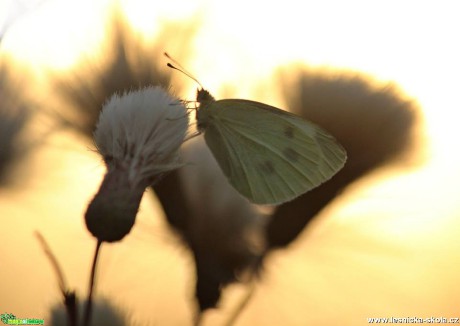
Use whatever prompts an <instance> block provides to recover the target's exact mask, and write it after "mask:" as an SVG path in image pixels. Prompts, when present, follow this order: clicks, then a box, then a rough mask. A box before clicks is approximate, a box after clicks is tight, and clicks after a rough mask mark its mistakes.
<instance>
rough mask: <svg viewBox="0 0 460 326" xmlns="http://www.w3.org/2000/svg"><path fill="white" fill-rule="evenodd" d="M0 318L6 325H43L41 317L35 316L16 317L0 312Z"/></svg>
mask: <svg viewBox="0 0 460 326" xmlns="http://www.w3.org/2000/svg"><path fill="white" fill-rule="evenodd" d="M0 320H1V321H2V322H3V323H4V324H6V325H44V324H45V321H44V320H43V319H37V318H33V319H31V318H17V317H16V316H15V315H13V314H7V313H5V314H1V315H0Z"/></svg>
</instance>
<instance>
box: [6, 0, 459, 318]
mask: <svg viewBox="0 0 460 326" xmlns="http://www.w3.org/2000/svg"><path fill="white" fill-rule="evenodd" d="M115 3H118V9H117V10H119V12H122V13H123V14H124V16H125V17H126V19H127V20H128V23H127V24H128V25H130V26H131V28H132V30H133V31H134V33H135V34H136V35H135V37H136V39H139V40H141V42H142V43H143V44H147V45H148V44H153V43H154V42H156V41H157V38H158V37H159V35H160V34H159V31H160V30H162V27H163V26H167V25H168V24H178V25H180V24H182V23H183V24H188V25H187V26H191V27H190V40H189V41H190V47H187V49H185V50H183V51H182V52H181V47H180V46H178V45H177V44H175V45H174V42H173V41H174V38H175V37H176V36H177V34H176V33H174V32H172V33H169V34H168V35H164V34H162V35H161V37H163V38H164V39H165V41H164V42H163V43H161V42H160V43H158V44H166V45H165V46H168V44H173V45H171V46H170V47H168V48H164V49H158V52H159V53H161V52H163V51H168V52H169V53H170V54H171V55H172V56H173V57H175V58H178V59H180V61H181V64H182V65H183V66H185V67H186V68H187V70H188V71H190V72H192V73H193V75H194V76H195V77H196V78H197V79H198V80H199V81H200V82H201V83H202V84H203V86H204V87H205V88H206V89H208V90H209V91H210V92H211V93H212V94H213V95H214V96H215V97H216V98H224V97H225V98H226V97H238V98H247V99H253V100H257V101H262V102H265V103H269V104H272V105H274V106H277V107H280V108H285V107H284V105H285V104H286V103H285V101H284V100H283V98H282V94H281V92H280V90H279V89H278V88H277V87H276V81H275V77H274V76H275V73H276V71H277V69H279V68H280V67H287V66H289V64H291V63H302V64H305V65H306V66H308V67H310V68H312V69H325V70H327V71H334V70H339V71H346V72H347V73H350V74H353V73H362V74H363V75H364V76H369V78H372V83H376V84H378V83H387V82H391V83H394V84H396V85H397V86H398V88H399V89H400V90H401V92H402V95H401V96H403V97H405V98H408V99H410V100H413V101H414V102H415V103H416V104H417V106H418V108H419V115H418V121H417V127H416V133H417V141H416V143H415V144H414V147H413V151H411V153H410V155H407V156H408V157H405V159H404V160H399V161H398V160H396V161H394V162H392V164H391V165H389V166H386V167H385V166H384V167H381V168H379V169H378V170H375V171H372V172H371V173H369V174H368V175H366V176H365V177H363V178H362V179H359V180H358V181H357V182H355V183H353V184H351V185H350V186H349V187H348V188H346V189H345V191H344V192H343V193H342V195H341V196H340V197H338V198H337V199H336V200H335V201H333V202H332V203H331V205H329V206H328V207H327V208H326V209H325V210H323V211H322V212H321V214H320V216H318V219H317V220H315V221H314V223H313V224H312V225H311V227H310V228H309V229H308V230H306V231H305V232H303V233H302V234H301V236H300V237H299V238H298V239H297V241H296V242H295V243H293V244H292V246H290V247H289V248H288V249H286V250H280V251H278V252H276V253H275V254H274V255H273V256H271V257H270V258H269V259H268V261H267V263H266V268H265V271H264V273H263V275H264V276H263V277H262V280H261V281H260V282H259V283H258V284H257V285H256V290H255V291H256V292H255V294H254V297H253V299H252V301H251V302H250V304H249V306H248V307H247V309H246V310H245V311H244V313H243V314H242V316H241V317H240V319H239V320H238V322H239V323H238V325H255V324H257V325H281V324H283V325H366V324H367V320H366V318H368V317H392V316H393V317H431V316H434V317H446V318H450V317H460V309H459V307H460V303H459V302H460V284H459V280H460V240H459V239H460V204H459V198H460V191H459V189H458V184H459V182H460V169H459V167H458V166H459V163H460V155H459V150H458V147H459V144H458V143H459V139H460V137H459V135H458V131H459V128H458V122H459V118H460V113H459V112H460V97H459V96H458V93H459V87H458V85H459V82H458V76H459V75H460V60H459V58H460V48H459V46H458V44H457V43H458V39H459V31H460V20H459V19H458V3H457V2H456V1H436V2H435V1H412V0H407V1H396V0H390V1H364V0H362V1H357V0H356V1H355V0H352V1H346V2H344V1H338V0H336V1H332V0H331V1H302V2H300V1H291V0H287V1H282V2H279V1H278V2H258V1H254V2H250V1H236V0H235V1H223V0H222V1H221V0H218V1H210V0H209V1H206V0H203V1H179V0H174V1H163V2H160V1H140V0H136V1H133V0H131V1H128V0H126V1H118V2H116V1H109V0H105V1H102V0H98V1H90V0H85V1H70V0H67V1H65V0H54V1H52V0H49V1H46V0H44V1H30V2H27V1H25V0H24V1H5V0H0V31H2V32H4V37H3V39H2V42H1V45H0V49H1V53H2V57H1V59H0V60H5V62H6V61H7V62H8V63H9V64H12V65H13V71H20V72H21V73H20V76H21V78H20V81H21V83H20V85H23V86H21V87H25V88H26V89H22V88H21V89H20V90H21V94H23V96H24V98H25V101H26V103H31V106H32V107H33V108H34V109H36V110H43V109H44V110H55V109H56V108H59V107H61V106H64V105H65V104H64V102H63V100H62V98H60V97H59V96H57V95H56V89H55V88H53V87H52V83H53V80H54V79H55V78H57V76H59V77H62V76H66V75H72V74H73V72H74V71H78V70H79V69H84V64H82V62H84V61H82V58H86V59H87V60H91V61H92V62H101V63H103V62H104V60H105V57H106V56H108V53H104V51H106V50H107V49H106V50H104V47H103V45H104V44H105V43H104V42H105V40H106V37H107V35H106V31H107V30H106V29H104V28H105V27H107V26H108V22H109V21H110V19H109V17H110V15H111V14H113V13H114V12H115V11H116V10H115V9H114V7H115V6H114V4H115ZM168 26H169V25H168ZM174 26H175V25H174ZM192 29H194V30H193V31H192ZM168 42H169V43H168ZM155 44H157V43H155ZM184 51H185V52H184ZM88 58H89V59H88ZM86 59H85V60H86ZM155 60H162V61H161V62H160V63H159V64H160V66H161V65H164V73H165V74H170V73H171V71H168V68H167V67H166V62H167V59H166V58H163V57H155ZM79 65H80V66H79ZM172 85H173V88H174V85H177V87H176V88H177V89H179V88H180V89H181V91H180V93H179V94H178V96H180V97H182V98H184V99H189V100H193V99H194V96H195V90H196V87H197V85H196V84H195V83H194V82H193V81H192V80H190V79H189V78H188V77H186V76H184V75H183V74H180V73H176V72H173V75H172ZM1 86H2V85H0V87H1ZM0 100H1V99H0ZM286 109H287V108H286ZM58 110H59V109H58ZM49 120H50V119H49V117H48V118H47V117H46V115H45V116H42V117H41V118H37V119H35V120H34V121H33V125H32V126H31V127H30V134H31V135H32V136H31V137H35V138H34V139H33V142H32V143H33V144H34V145H36V146H34V148H36V149H33V150H31V151H30V153H29V154H28V155H27V156H26V158H24V160H27V161H21V162H19V163H17V169H15V173H17V174H15V177H14V181H15V182H14V183H13V185H12V186H9V187H1V188H0V239H1V243H2V245H1V247H0V257H1V262H0V312H1V313H4V312H9V313H13V314H15V315H16V316H18V317H22V318H45V324H46V320H47V318H48V313H49V308H50V306H51V305H53V304H55V303H56V302H57V301H58V300H60V294H59V290H58V286H57V281H56V278H55V274H54V273H53V270H52V268H51V267H50V264H49V261H48V260H47V258H46V256H45V255H44V254H43V251H42V249H41V247H40V246H39V244H38V241H37V239H36V238H35V236H34V231H35V230H38V231H40V232H41V233H42V234H43V235H44V236H45V238H46V239H47V241H48V242H49V244H50V246H51V248H52V249H53V251H54V252H55V254H56V256H57V258H58V260H59V262H60V264H61V265H62V267H63V270H64V272H65V274H66V277H67V282H68V284H69V286H70V287H71V288H75V289H77V293H78V294H80V295H81V296H84V295H86V290H87V283H88V277H89V269H90V263H91V258H92V253H93V247H94V245H95V244H94V239H93V238H92V237H91V235H90V234H89V232H88V231H87V230H86V228H85V225H84V219H83V214H84V212H85V209H86V205H87V203H88V202H89V200H90V199H91V198H92V196H93V195H94V193H95V192H96V191H97V188H98V186H99V183H100V181H101V179H102V177H103V173H104V166H103V164H102V161H101V159H100V157H99V156H98V155H97V153H95V152H94V151H93V149H94V145H93V144H92V143H91V142H90V141H88V139H85V138H84V137H83V136H81V135H79V134H78V133H75V132H71V131H67V130H64V131H62V130H56V131H54V132H51V133H47V136H46V137H43V135H44V134H45V133H46V128H47V127H49V126H52V123H51V122H50V121H49ZM37 135H42V136H37ZM1 150H2V149H1V148H0V151H1ZM151 192H152V191H151V190H149V191H148V193H149V195H151ZM193 282H194V275H193V266H192V260H191V257H190V255H189V253H188V251H187V250H186V249H185V248H183V247H182V245H181V243H180V241H179V240H178V238H177V237H176V236H175V235H174V234H173V233H172V232H170V231H169V229H168V227H167V226H166V223H165V222H164V218H163V213H162V211H161V209H159V206H158V204H157V203H156V202H155V201H152V200H151V196H145V198H144V200H143V202H142V205H141V211H140V213H139V216H138V221H137V222H136V226H135V227H134V229H133V231H132V232H131V233H130V235H129V236H128V237H126V239H125V240H123V241H122V242H121V243H117V244H112V245H107V246H105V247H103V249H102V252H101V261H100V268H99V270H98V283H97V287H96V295H101V296H105V297H108V298H109V299H110V300H111V301H112V302H113V303H114V304H115V305H118V306H120V307H123V309H126V311H127V312H128V313H129V314H130V315H131V316H132V317H133V319H135V320H136V321H139V322H141V323H150V324H158V325H187V324H188V323H190V324H191V320H192V315H193V309H194V306H193V301H192V295H193ZM229 293H230V294H231V295H228V296H224V299H223V301H222V308H221V310H216V311H213V312H211V313H210V314H209V317H207V319H206V320H205V324H206V325H219V324H222V323H223V321H224V320H225V317H226V314H227V313H228V311H229V310H231V309H232V307H233V306H235V305H236V304H237V302H238V300H239V298H241V297H242V296H243V293H244V291H243V290H242V288H240V287H237V286H236V287H234V288H233V289H230V292H229Z"/></svg>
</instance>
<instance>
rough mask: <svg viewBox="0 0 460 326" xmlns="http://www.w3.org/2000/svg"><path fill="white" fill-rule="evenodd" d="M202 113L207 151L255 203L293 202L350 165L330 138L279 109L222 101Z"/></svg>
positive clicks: (316, 128) (244, 102)
mask: <svg viewBox="0 0 460 326" xmlns="http://www.w3.org/2000/svg"><path fill="white" fill-rule="evenodd" d="M200 110H203V111H202V112H200V113H202V117H203V118H202V122H204V123H205V125H206V129H205V140H206V143H207V145H208V147H209V148H210V149H211V151H212V153H213V154H214V157H215V158H216V160H217V162H218V163H219V165H220V167H221V169H222V171H223V172H224V174H225V175H226V176H227V177H228V179H229V181H230V183H231V184H232V185H233V186H234V187H235V188H236V189H237V190H238V191H239V192H240V193H241V194H242V195H243V196H245V197H247V198H248V199H249V200H251V201H252V202H254V203H258V204H279V203H283V202H286V201H289V200H292V199H294V198H295V197H297V196H299V195H301V194H302V193H304V192H306V191H308V190H310V189H312V188H314V187H316V186H318V185H319V184H321V183H322V182H324V181H326V180H328V179H329V178H331V177H332V176H333V175H334V174H335V173H336V172H337V171H338V170H340V168H342V166H343V164H344V162H345V160H346V154H345V151H344V149H343V148H342V147H341V146H340V144H338V143H337V141H336V140H335V139H334V138H333V137H332V136H331V135H329V134H328V133H327V132H325V131H323V130H322V129H320V128H319V127H317V126H315V125H314V124H312V123H310V122H308V121H305V120H303V119H301V118H299V117H297V116H295V115H293V114H290V113H287V112H285V111H282V110H279V109H277V108H274V107H271V106H268V105H265V104H262V103H258V102H252V101H246V100H220V101H216V102H211V103H209V104H208V105H206V106H205V107H203V108H202V109H200ZM199 122H200V121H199Z"/></svg>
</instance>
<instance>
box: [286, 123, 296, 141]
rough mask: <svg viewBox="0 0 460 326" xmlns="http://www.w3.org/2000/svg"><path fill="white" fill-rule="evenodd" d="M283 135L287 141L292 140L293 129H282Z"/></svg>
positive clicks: (289, 127) (290, 127) (288, 127)
mask: <svg viewBox="0 0 460 326" xmlns="http://www.w3.org/2000/svg"><path fill="white" fill-rule="evenodd" d="M284 135H285V136H286V137H287V138H289V139H292V138H294V128H293V127H292V126H287V127H286V128H284Z"/></svg>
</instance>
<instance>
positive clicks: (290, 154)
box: [283, 147, 299, 162]
mask: <svg viewBox="0 0 460 326" xmlns="http://www.w3.org/2000/svg"><path fill="white" fill-rule="evenodd" d="M283 154H284V156H285V157H286V158H287V159H288V160H289V161H291V162H297V161H298V160H299V153H297V152H296V151H295V150H293V149H292V148H289V147H288V148H285V149H284V150H283Z"/></svg>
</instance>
